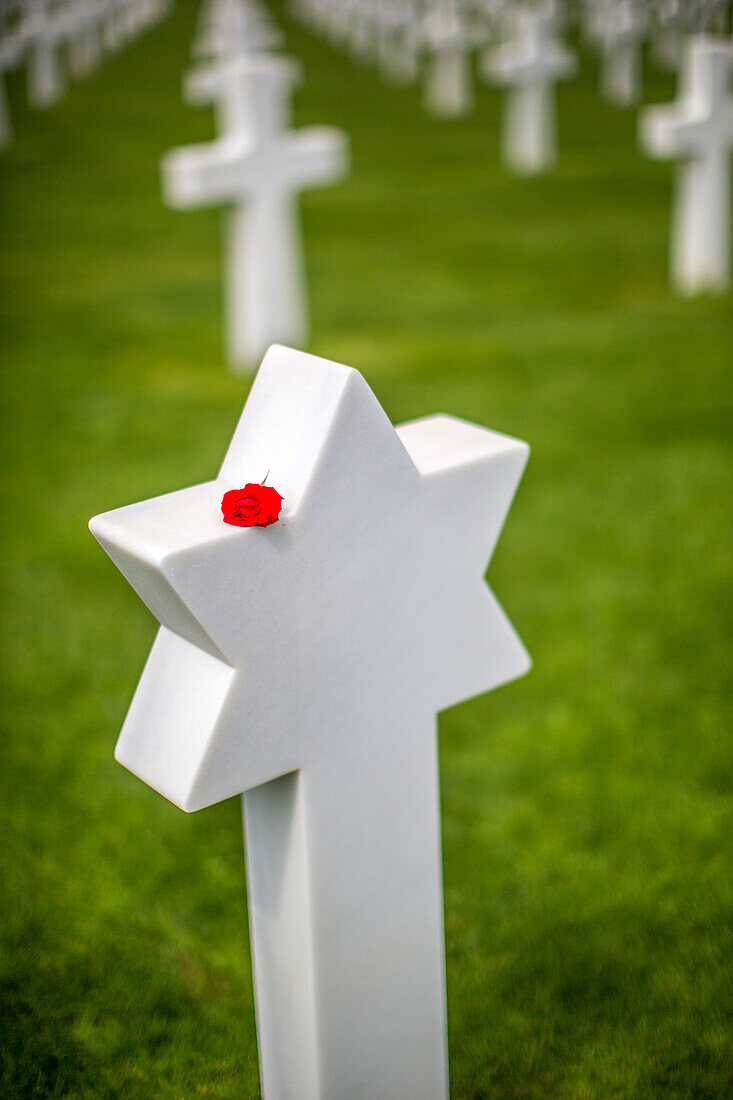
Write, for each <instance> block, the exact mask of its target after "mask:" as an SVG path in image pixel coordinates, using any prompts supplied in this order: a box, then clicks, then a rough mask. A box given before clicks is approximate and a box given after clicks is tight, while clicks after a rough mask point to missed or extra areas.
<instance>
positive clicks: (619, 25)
mask: <svg viewBox="0 0 733 1100" xmlns="http://www.w3.org/2000/svg"><path fill="white" fill-rule="evenodd" d="M647 25H648V18H647V11H646V8H645V7H644V6H643V5H642V4H640V3H639V0H613V3H611V4H607V5H605V6H604V7H601V8H600V9H599V11H598V13H597V21H596V28H595V29H596V35H597V37H598V40H599V43H600V46H601V53H602V65H601V88H602V90H603V94H604V95H605V97H606V99H608V100H609V101H610V102H611V103H616V104H618V105H619V106H621V107H628V106H630V105H631V104H633V103H637V102H638V101H639V97H640V96H641V45H642V42H643V40H644V36H645V34H646V31H647Z"/></svg>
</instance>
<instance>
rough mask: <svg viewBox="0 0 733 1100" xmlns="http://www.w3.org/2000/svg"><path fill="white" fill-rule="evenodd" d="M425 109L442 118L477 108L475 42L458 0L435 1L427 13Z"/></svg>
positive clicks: (424, 30)
mask: <svg viewBox="0 0 733 1100" xmlns="http://www.w3.org/2000/svg"><path fill="white" fill-rule="evenodd" d="M420 36H421V38H422V40H423V42H424V43H425V47H426V51H427V57H426V61H425V84H424V102H425V109H426V110H427V111H429V112H430V113H431V114H433V115H437V116H438V117H440V118H459V117H460V116H461V115H465V114H468V113H469V111H471V110H472V109H473V104H474V96H473V72H472V67H471V53H472V48H473V42H472V41H471V37H470V35H469V33H468V28H467V26H466V24H465V23H464V20H463V18H462V16H461V14H460V12H459V11H458V10H457V8H456V6H455V4H453V3H449V4H448V5H445V4H441V3H438V4H433V7H432V9H428V14H427V15H425V16H424V18H423V20H422V23H421V27H420Z"/></svg>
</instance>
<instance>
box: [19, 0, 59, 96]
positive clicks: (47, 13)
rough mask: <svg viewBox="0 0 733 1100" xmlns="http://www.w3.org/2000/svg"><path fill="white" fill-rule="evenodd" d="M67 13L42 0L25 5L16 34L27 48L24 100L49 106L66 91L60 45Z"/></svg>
mask: <svg viewBox="0 0 733 1100" xmlns="http://www.w3.org/2000/svg"><path fill="white" fill-rule="evenodd" d="M67 22H68V20H67V17H66V16H65V15H64V13H63V11H54V10H52V9H51V6H50V4H47V3H46V0H34V2H33V3H31V4H30V5H29V7H28V9H27V12H26V15H25V17H24V20H23V22H22V24H21V27H20V34H21V36H22V38H23V40H24V41H25V43H26V49H27V51H28V102H29V103H30V104H31V105H32V106H33V107H51V106H52V105H53V104H54V103H57V102H58V101H59V100H60V99H61V98H62V97H63V95H64V93H65V91H66V78H65V73H64V70H63V66H62V61H61V56H60V54H61V46H62V45H63V43H64V42H65V41H66V40H67V37H68V26H67Z"/></svg>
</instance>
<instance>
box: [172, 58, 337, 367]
mask: <svg viewBox="0 0 733 1100" xmlns="http://www.w3.org/2000/svg"><path fill="white" fill-rule="evenodd" d="M298 76H299V69H298V66H297V65H296V64H295V63H294V62H292V61H290V60H289V59H286V58H281V57H269V56H266V55H248V56H240V57H235V58H229V59H226V60H224V61H222V62H221V63H220V65H219V66H218V67H217V69H216V71H215V74H213V75H212V74H209V75H207V76H206V77H204V78H203V79H204V80H208V81H212V80H213V82H214V84H215V86H216V89H217V94H218V96H219V99H220V110H219V115H220V119H221V130H222V132H221V136H220V137H219V139H218V140H216V141H213V142H211V143H209V144H206V145H193V146H188V147H185V148H182V149H174V150H173V151H172V152H170V153H168V154H167V155H166V157H165V158H164V160H163V163H162V169H163V189H164V195H165V199H166V201H167V202H168V203H169V205H171V206H173V207H177V208H180V209H183V208H191V207H199V206H213V205H218V204H227V205H229V207H230V209H229V210H228V225H227V248H228V251H229V257H228V276H227V290H228V298H229V302H228V310H227V316H228V332H229V357H230V361H231V363H232V364H233V365H234V366H235V367H236V366H239V367H244V368H247V367H251V366H252V364H253V363H256V362H258V361H259V359H260V357H261V356H262V354H263V353H264V351H265V350H266V349H267V347H269V345H270V344H272V343H273V342H278V341H287V342H289V343H293V344H297V345H301V346H302V344H303V343H304V342H305V341H306V339H307V329H308V324H307V317H306V306H305V296H304V291H303V270H302V268H303V261H302V256H301V244H300V226H299V219H298V215H297V211H296V208H295V197H296V195H297V194H298V192H299V191H301V190H303V189H305V188H306V187H315V186H318V185H324V184H329V183H333V182H335V181H337V180H339V179H341V178H343V177H344V176H345V174H346V172H347V170H348V160H349V157H348V144H347V138H346V136H345V135H344V134H343V133H341V131H339V130H335V129H333V128H331V127H308V128H307V129H303V130H290V129H288V123H289V114H290V110H289V104H290V98H291V94H292V89H293V86H294V84H295V83H296V81H297V79H298Z"/></svg>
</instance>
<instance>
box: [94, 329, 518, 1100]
mask: <svg viewBox="0 0 733 1100" xmlns="http://www.w3.org/2000/svg"><path fill="white" fill-rule="evenodd" d="M527 453H528V448H527V446H526V444H524V443H520V442H519V441H517V440H515V439H510V438H508V437H507V436H503V435H498V434H497V433H495V432H491V431H487V430H485V429H484V428H480V427H477V426H476V425H474V424H469V423H466V422H465V421H461V420H455V419H453V418H452V417H449V416H435V417H427V418H425V419H424V420H417V421H414V422H412V423H410V424H406V425H403V426H402V427H401V428H398V429H397V430H396V431H395V429H394V428H393V427H392V425H391V424H390V422H389V420H388V419H387V417H386V416H385V414H384V412H383V411H382V409H381V408H380V406H379V404H378V403H377V401H376V399H375V397H374V395H373V394H372V393H371V391H370V390H369V388H368V386H367V385H366V383H365V381H364V379H363V378H362V377H361V376H360V375H359V374H357V372H356V371H353V370H350V369H349V368H347V367H343V366H339V365H338V364H335V363H329V362H327V361H326V360H323V359H317V358H315V357H313V356H308V355H304V354H302V353H299V352H295V351H291V350H289V349H287V348H271V349H270V351H269V352H268V354H267V356H266V358H265V360H264V362H263V364H262V367H261V368H260V371H259V373H258V375H257V378H256V379H255V382H254V386H253V388H252V392H251V394H250V397H249V400H248V401H247V405H246V407H245V410H244V414H243V416H242V419H241V421H240V423H239V426H238V428H237V430H236V433H235V435H234V439H233V441H232V444H231V446H230V448H229V451H228V452H227V455H226V458H225V460H224V465H223V466H222V469H221V471H220V473H219V476H218V478H217V479H216V480H215V481H210V482H207V483H205V484H203V485H197V486H195V487H194V488H191V489H184V490H182V491H181V492H177V493H171V494H169V495H167V496H162V497H157V498H155V499H153V500H148V501H145V502H143V503H141V504H133V505H131V506H130V507H126V508H120V509H118V510H117V511H114V512H108V513H106V514H104V515H101V516H97V517H96V519H94V520H92V522H91V524H90V526H91V529H92V532H93V533H94V535H95V537H96V538H97V539H98V540H99V542H100V543H101V545H102V546H103V547H104V549H105V550H106V551H107V553H108V554H109V555H110V557H111V558H112V559H113V561H115V563H116V564H117V565H118V566H119V568H120V569H121V570H122V572H123V573H124V574H125V576H126V577H127V579H128V580H129V581H130V583H131V584H132V585H133V587H134V588H136V589H137V591H138V592H139V594H140V595H141V596H142V598H143V599H144V600H145V602H146V603H147V605H148V607H149V608H150V609H151V610H152V612H153V613H154V614H155V615H156V617H157V618H158V619H159V620H160V622H161V623H162V624H163V625H162V626H161V628H160V631H159V633H158V636H157V639H156V641H155V644H154V646H153V650H152V652H151V654H150V657H149V659H148V662H147V665H146V666H145V671H144V672H143V676H142V679H141V681H140V684H139V686H138V689H137V692H136V694H135V698H134V699H133V702H132V705H131V707H130V710H129V712H128V714H127V717H126V719H125V724H124V726H123V729H122V733H121V735H120V739H119V741H118V744H117V750H116V756H117V759H118V760H119V761H120V762H121V763H122V764H124V765H125V766H126V767H128V768H129V769H130V770H131V771H133V772H134V773H135V774H136V775H138V776H140V778H142V779H143V780H144V781H145V782H146V783H149V784H150V785H151V786H152V787H154V788H155V789H156V790H158V791H159V792H160V793H161V794H163V795H165V796H166V797H167V798H169V799H170V800H171V801H173V802H174V803H176V804H177V805H179V806H181V807H182V808H183V809H185V810H197V809H200V808H201V807H204V806H208V805H211V804H212V803H214V802H218V801H220V800H221V799H224V798H228V797H230V796H232V795H235V794H240V793H241V792H243V791H244V792H246V793H245V795H244V817H245V838H246V851H247V868H248V894H249V908H250V928H251V935H252V950H253V963H254V975H255V983H254V984H255V998H256V1009H257V1031H258V1039H259V1048H260V1065H261V1071H262V1082H263V1093H264V1095H265V1096H266V1097H267V1098H268V1100H294V1098H296V1097H297V1100H347V1098H352V1097H353V1098H356V1097H358V1098H359V1100H445V1098H446V1096H447V1052H446V1018H445V965H444V944H443V899H442V888H441V854H440V849H441V843H440V809H439V805H440V800H439V789H438V758H437V738H436V719H435V716H436V713H437V712H438V711H440V710H443V709H444V708H445V707H449V706H452V705H453V704H454V703H457V702H459V701H460V700H463V699H467V698H469V697H471V696H473V695H475V694H477V693H478V692H483V691H487V690H488V689H490V688H493V687H496V686H497V685H499V684H502V683H505V682H507V681H508V680H511V679H513V678H515V677H517V676H519V675H521V674H522V673H523V672H525V671H526V670H527V668H528V665H529V661H528V657H527V654H526V652H525V650H524V648H523V646H522V644H521V642H520V641H519V639H518V638H517V636H516V634H515V633H514V631H513V629H512V627H511V626H510V624H509V622H508V621H507V619H506V617H505V615H504V613H503V612H502V610H501V608H500V607H499V605H498V603H497V602H496V600H495V598H494V596H493V595H492V593H491V591H490V590H489V588H488V587H487V585H486V583H485V582H484V580H483V574H484V571H485V569H486V564H487V560H488V559H489V557H490V556H491V553H492V550H493V548H494V545H495V543H496V541H497V538H498V535H499V532H500V531H501V528H502V526H503V523H504V519H505V517H506V514H507V511H508V509H509V506H510V503H511V500H512V497H513V495H514V492H515V489H516V486H517V483H518V481H519V479H520V477H521V474H522V470H523V468H524V465H525V462H526V459H527ZM268 471H269V476H268V484H269V485H271V486H273V487H274V488H275V489H277V490H278V492H280V493H281V494H282V495H283V496H284V498H285V510H284V517H285V518H284V523H283V524H279V523H278V524H274V525H272V526H270V527H267V528H264V529H242V528H240V527H231V526H227V525H226V524H224V523H223V522H222V518H221V514H220V511H219V504H220V501H221V499H222V495H223V494H224V492H225V491H227V490H229V489H231V488H237V487H239V486H242V485H243V484H244V483H246V482H248V481H259V480H261V479H262V478H263V477H264V476H265V473H267V472H268Z"/></svg>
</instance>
